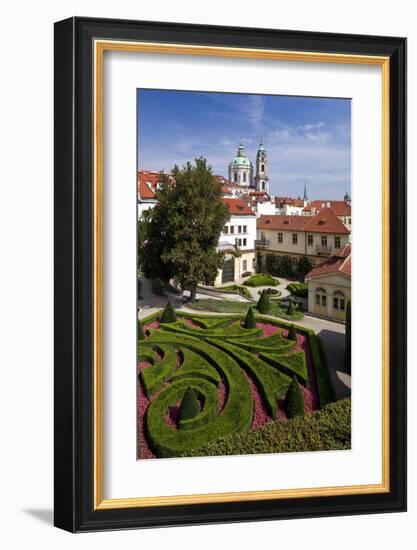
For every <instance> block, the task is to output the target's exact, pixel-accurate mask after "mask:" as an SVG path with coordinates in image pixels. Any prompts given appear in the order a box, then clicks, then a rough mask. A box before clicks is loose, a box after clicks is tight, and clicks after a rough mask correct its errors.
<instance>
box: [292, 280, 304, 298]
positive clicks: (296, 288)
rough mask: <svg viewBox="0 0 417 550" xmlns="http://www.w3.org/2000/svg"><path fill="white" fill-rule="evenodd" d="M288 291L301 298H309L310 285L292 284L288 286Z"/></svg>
mask: <svg viewBox="0 0 417 550" xmlns="http://www.w3.org/2000/svg"><path fill="white" fill-rule="evenodd" d="M287 290H289V291H290V292H291V294H294V296H298V297H299V298H307V296H308V284H307V283H290V284H288V285H287Z"/></svg>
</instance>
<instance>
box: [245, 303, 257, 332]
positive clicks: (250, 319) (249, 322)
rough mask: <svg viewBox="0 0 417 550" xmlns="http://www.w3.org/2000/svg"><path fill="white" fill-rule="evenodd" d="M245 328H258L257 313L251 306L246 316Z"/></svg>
mask: <svg viewBox="0 0 417 550" xmlns="http://www.w3.org/2000/svg"><path fill="white" fill-rule="evenodd" d="M243 327H244V328H256V320H255V315H254V313H253V309H252V308H251V307H250V308H249V309H248V312H247V314H246V317H245V322H244V323H243Z"/></svg>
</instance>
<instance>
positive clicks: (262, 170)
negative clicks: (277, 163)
mask: <svg viewBox="0 0 417 550" xmlns="http://www.w3.org/2000/svg"><path fill="white" fill-rule="evenodd" d="M261 172H265V164H261Z"/></svg>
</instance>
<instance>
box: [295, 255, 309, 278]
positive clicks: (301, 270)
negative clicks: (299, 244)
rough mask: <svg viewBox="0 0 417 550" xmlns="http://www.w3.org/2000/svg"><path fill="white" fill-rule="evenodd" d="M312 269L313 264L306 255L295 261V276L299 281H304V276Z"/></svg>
mask: <svg viewBox="0 0 417 550" xmlns="http://www.w3.org/2000/svg"><path fill="white" fill-rule="evenodd" d="M312 269H313V264H312V263H311V261H310V260H309V259H308V258H307V256H302V257H301V258H300V259H299V260H298V262H297V276H298V277H299V279H300V280H301V281H304V278H305V276H306V275H307V273H310V271H311V270H312Z"/></svg>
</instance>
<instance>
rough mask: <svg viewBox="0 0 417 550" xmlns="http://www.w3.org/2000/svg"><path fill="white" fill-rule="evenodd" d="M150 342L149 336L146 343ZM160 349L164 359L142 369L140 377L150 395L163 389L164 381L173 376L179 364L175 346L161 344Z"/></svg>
mask: <svg viewBox="0 0 417 550" xmlns="http://www.w3.org/2000/svg"><path fill="white" fill-rule="evenodd" d="M148 343H149V338H147V339H146V345H148ZM142 346H144V344H142ZM158 351H160V352H161V354H162V359H161V360H160V361H158V362H156V361H154V363H153V364H152V366H151V367H149V368H148V369H142V370H141V371H140V378H141V380H142V383H143V387H144V389H145V393H146V395H147V396H148V397H150V396H151V395H153V394H154V393H155V392H157V391H158V390H159V389H161V387H162V385H163V384H164V382H165V381H166V380H168V379H169V378H171V376H172V375H173V373H174V371H175V368H176V366H177V355H176V353H175V349H174V348H172V347H171V346H165V345H161V346H158Z"/></svg>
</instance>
